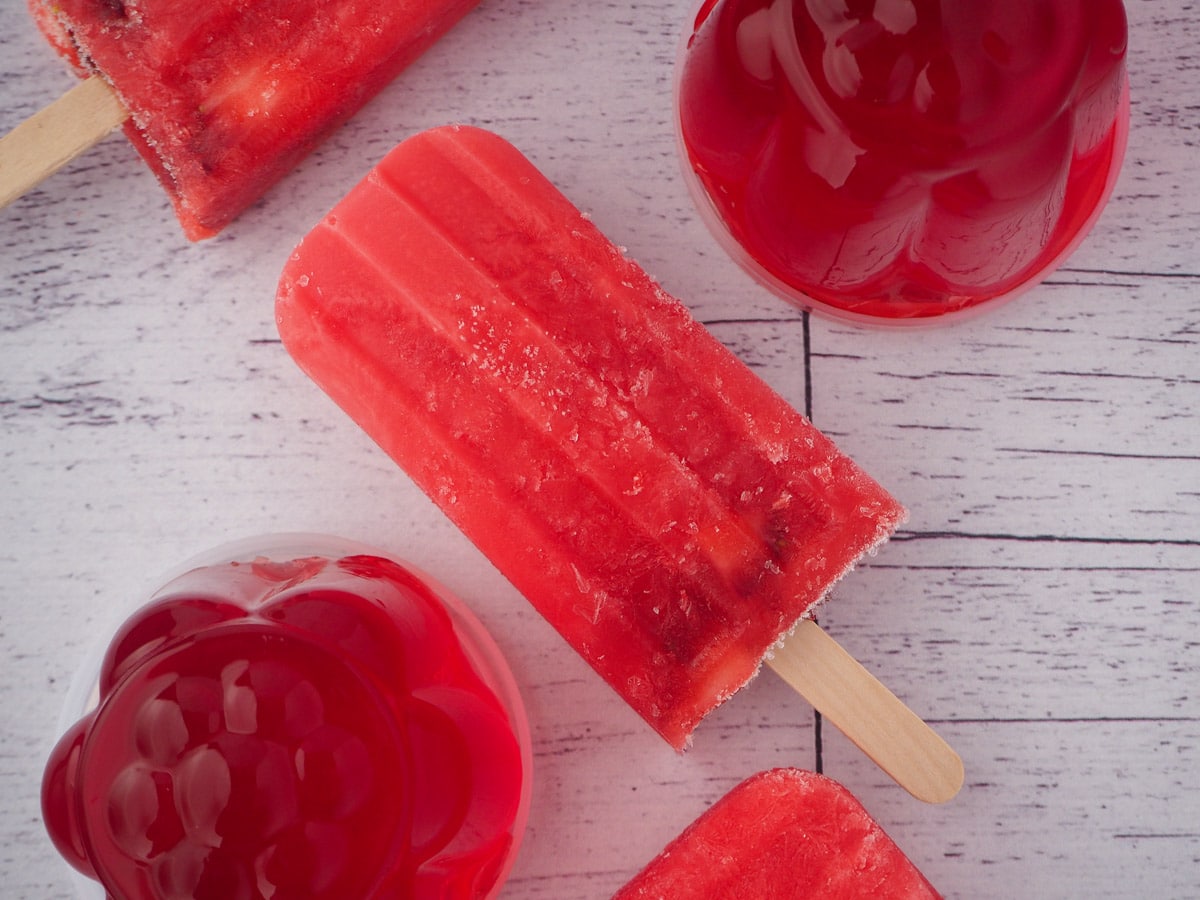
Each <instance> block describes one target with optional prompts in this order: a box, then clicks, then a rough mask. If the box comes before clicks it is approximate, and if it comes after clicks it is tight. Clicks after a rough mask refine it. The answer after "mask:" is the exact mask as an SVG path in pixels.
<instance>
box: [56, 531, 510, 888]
mask: <svg viewBox="0 0 1200 900" xmlns="http://www.w3.org/2000/svg"><path fill="white" fill-rule="evenodd" d="M145 596H148V598H149V599H148V600H147V599H145ZM145 596H144V597H143V598H142V599H143V600H144V602H143V603H142V605H140V606H138V607H137V609H136V610H131V613H130V615H129V616H128V617H127V618H126V619H125V620H124V622H123V623H122V624H121V625H120V626H119V627H118V628H117V630H116V633H115V635H113V636H112V638H111V640H109V641H106V642H105V644H104V645H97V648H96V649H95V651H94V652H93V653H92V654H91V655H90V656H89V657H88V658H87V659H86V660H85V662H84V665H83V666H82V667H81V669H80V670H79V672H78V674H77V676H76V678H75V680H74V682H73V684H72V686H71V689H70V691H69V694H68V698H67V703H66V706H65V708H64V710H63V715H62V718H61V721H60V733H61V734H62V735H63V736H62V737H61V739H60V740H59V742H58V745H57V746H56V747H55V750H54V751H53V752H52V754H51V757H50V760H49V763H48V765H47V769H46V775H45V779H44V782H43V814H44V817H45V820H46V825H47V829H48V830H49V832H50V835H51V838H52V839H53V841H54V843H55V845H56V846H57V847H58V849H59V850H60V852H61V853H62V854H63V855H64V857H66V858H67V861H68V862H70V863H71V865H72V866H74V867H75V868H76V869H77V870H79V873H82V874H78V873H77V878H76V882H75V884H76V889H77V893H78V895H79V896H80V897H81V898H98V900H102V898H104V897H105V896H108V895H112V896H122V897H127V898H129V900H135V898H136V900H140V898H142V897H157V896H194V895H196V894H197V893H198V892H199V893H201V894H202V895H204V896H230V897H233V896H252V895H253V896H259V895H263V896H265V895H269V894H270V892H272V891H279V892H280V893H283V894H287V895H288V896H299V895H302V894H307V893H311V892H312V891H313V890H316V888H315V887H314V885H320V884H323V885H324V886H323V887H322V888H321V891H320V896H354V895H363V896H366V895H367V894H372V895H373V893H372V892H374V891H379V892H381V894H387V895H389V896H391V895H393V894H395V895H396V896H401V895H403V894H405V893H406V892H408V891H411V890H412V889H413V887H412V884H410V883H409V882H410V881H411V880H412V879H417V880H418V881H419V882H420V883H421V884H423V885H425V886H426V887H429V886H431V885H442V884H443V883H444V884H445V885H451V886H452V887H448V888H446V889H447V890H466V888H464V887H463V886H464V885H470V886H471V890H473V891H474V893H469V894H466V895H465V896H471V897H475V898H477V900H491V898H494V897H495V896H496V895H497V894H498V893H499V892H500V889H501V887H502V885H503V884H504V882H505V879H506V878H507V875H508V873H509V871H510V869H511V867H512V865H513V863H514V861H515V858H516V854H517V852H518V849H519V847H520V844H521V838H522V836H523V833H524V830H525V825H526V822H527V819H528V815H529V805H530V799H531V786H532V779H531V772H532V742H531V737H530V730H529V724H528V720H527V718H526V714H525V709H524V705H523V703H522V700H521V695H520V692H519V690H518V688H517V685H516V682H515V680H514V678H513V675H512V673H511V671H510V670H509V667H508V664H507V662H506V661H505V659H504V656H503V655H502V653H501V651H500V649H499V648H498V647H497V645H496V644H495V642H494V641H493V639H492V638H491V636H490V635H489V634H488V632H487V631H486V629H485V628H484V626H483V625H482V623H480V621H479V620H478V619H477V618H476V617H475V615H474V614H473V613H472V612H471V611H470V610H469V609H468V608H467V607H466V605H465V604H464V603H463V602H462V601H461V600H459V599H458V598H457V597H455V596H454V595H453V594H451V593H450V592H449V591H447V590H445V589H444V588H442V587H441V586H439V585H438V584H437V583H436V582H434V581H433V580H432V579H430V578H429V577H428V576H427V575H425V574H424V573H422V572H420V571H419V570H417V569H414V568H413V567H411V566H410V565H409V564H407V563H404V562H401V561H399V560H396V559H394V558H392V557H390V556H388V555H387V554H385V553H383V552H381V551H378V550H375V549H373V548H371V547H367V546H364V545H361V544H358V543H356V542H352V541H348V540H345V539H341V538H334V537H329V536H325V535H312V534H280V535H268V536H263V537H257V538H252V539H248V540H245V541H239V542H236V543H232V544H229V545H226V546H223V547H220V548H217V549H215V550H213V551H210V552H208V553H205V554H202V555H201V556H198V557H196V558H194V559H192V560H189V561H188V562H187V563H185V564H184V565H182V566H180V567H179V568H177V569H176V570H175V571H174V572H173V573H172V574H170V575H167V576H164V577H163V578H162V579H160V580H158V581H157V582H155V584H154V585H153V587H152V588H151V589H150V590H149V591H147V594H146V595H145ZM85 876H88V877H85ZM101 882H103V884H101ZM106 891H107V893H106ZM255 891H258V893H255Z"/></svg>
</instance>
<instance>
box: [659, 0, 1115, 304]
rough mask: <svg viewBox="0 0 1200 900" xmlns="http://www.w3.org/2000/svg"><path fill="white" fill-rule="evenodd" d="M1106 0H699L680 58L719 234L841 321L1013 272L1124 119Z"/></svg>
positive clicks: (1015, 282) (1091, 175)
mask: <svg viewBox="0 0 1200 900" xmlns="http://www.w3.org/2000/svg"><path fill="white" fill-rule="evenodd" d="M1126 29H1127V26H1126V19H1125V12H1124V8H1123V6H1122V4H1121V2H1120V0H1016V2H1013V0H877V2H875V3H873V4H853V3H850V2H848V0H840V2H838V0H834V2H824V3H796V2H793V0H706V2H705V3H703V5H702V6H701V7H700V10H699V12H698V13H697V15H696V18H695V21H694V24H693V25H692V27H690V28H688V29H687V33H686V34H685V37H684V41H683V44H682V46H681V49H680V54H679V60H678V65H677V70H676V72H677V74H676V91H675V96H676V104H677V117H676V121H677V124H678V134H679V142H680V149H681V155H682V158H683V161H684V172H685V178H686V180H687V182H688V185H689V188H690V190H691V192H692V194H693V196H694V198H695V200H696V202H697V205H698V208H699V209H700V211H701V215H702V217H703V218H704V220H705V222H706V223H707V224H708V226H709V228H710V229H711V230H712V232H713V234H714V235H715V236H716V238H717V240H718V241H719V242H720V244H721V245H722V246H723V247H724V249H725V250H726V251H727V252H728V253H729V254H730V255H731V256H732V257H733V258H734V259H735V260H737V261H738V262H739V263H740V264H741V265H742V266H743V267H744V268H745V269H746V270H747V271H749V272H750V273H751V274H752V275H753V276H754V277H756V278H757V279H758V280H759V281H760V282H762V283H763V284H764V285H766V286H767V287H768V288H770V289H771V290H773V291H775V292H776V293H777V294H779V295H780V296H782V297H783V298H785V299H787V300H788V301H790V302H792V303H794V304H796V305H798V306H800V307H802V308H804V309H810V310H813V311H815V312H819V313H823V314H827V315H829V316H832V317H835V318H838V319H843V320H850V321H854V322H859V323H874V324H889V325H914V324H922V323H930V322H936V321H946V320H948V319H953V318H959V317H962V316H964V315H966V314H969V313H972V312H976V311H979V310H980V309H984V308H990V307H993V306H995V305H996V304H997V303H998V302H1000V301H1004V300H1008V299H1011V298H1012V297H1014V296H1017V295H1018V294H1020V293H1022V292H1023V291H1025V290H1028V289H1029V288H1030V287H1032V286H1033V285H1035V284H1037V283H1038V282H1039V281H1040V280H1042V279H1043V278H1045V277H1046V276H1047V275H1048V274H1049V273H1050V272H1052V271H1053V270H1054V269H1055V268H1056V267H1057V266H1058V265H1060V264H1061V263H1062V261H1063V260H1064V259H1065V258H1066V257H1067V256H1068V255H1069V254H1070V253H1071V252H1072V251H1073V250H1075V248H1076V247H1077V246H1078V244H1079V243H1080V241H1082V239H1083V237H1084V236H1085V235H1086V234H1087V232H1088V230H1089V229H1090V228H1091V227H1092V226H1093V225H1094V224H1095V222H1096V220H1097V218H1098V217H1099V215H1100V212H1101V210H1102V209H1103V207H1104V204H1105V203H1106V201H1107V200H1108V198H1109V195H1110V194H1111V192H1112V190H1113V187H1114V185H1115V183H1116V178H1117V174H1118V171H1119V169H1120V165H1121V161H1122V158H1123V155H1124V150H1125V144H1126V139H1127V135H1128V130H1129V87H1128V78H1127V74H1126V69H1125V48H1126Z"/></svg>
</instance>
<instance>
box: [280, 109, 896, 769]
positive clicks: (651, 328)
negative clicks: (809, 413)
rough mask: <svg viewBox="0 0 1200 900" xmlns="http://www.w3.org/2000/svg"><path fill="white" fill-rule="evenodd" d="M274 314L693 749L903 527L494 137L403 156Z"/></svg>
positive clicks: (295, 274) (317, 365)
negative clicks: (779, 647)
mask: <svg viewBox="0 0 1200 900" xmlns="http://www.w3.org/2000/svg"><path fill="white" fill-rule="evenodd" d="M277 318H278V325H279V329H280V333H281V335H282V337H283V340H284V343H285V345H286V346H287V348H288V350H289V351H290V352H291V353H292V355H293V356H294V357H295V359H296V360H297V362H298V363H299V364H300V366H301V368H303V369H304V370H305V371H306V372H307V373H308V374H309V375H310V376H311V377H312V378H313V379H314V380H315V381H316V382H317V383H318V384H319V385H320V386H321V387H322V388H324V390H325V391H326V392H327V393H329V394H330V396H331V397H332V398H333V399H334V400H335V401H336V402H337V403H338V404H339V405H340V406H341V407H342V408H343V409H345V410H346V411H347V412H348V413H349V414H350V416H351V417H352V418H353V419H354V420H355V421H357V422H358V423H359V424H360V425H361V426H362V427H363V428H364V429H365V430H366V431H367V433H368V434H370V435H371V436H372V437H373V438H374V439H375V440H376V441H377V442H378V443H379V444H380V445H381V446H382V447H383V448H384V449H385V450H386V451H387V452H388V453H389V454H390V455H391V456H392V457H393V458H394V459H395V460H396V461H397V462H398V463H399V464H400V465H401V466H402V467H403V468H404V469H405V470H406V471H407V472H408V473H409V474H410V475H411V477H412V478H413V479H414V480H415V481H416V482H417V484H419V485H420V486H421V487H422V488H423V489H424V490H425V491H426V492H427V493H428V494H429V495H430V496H431V497H432V498H433V500H434V501H435V502H436V503H437V504H438V505H439V506H440V507H441V508H442V509H443V510H444V511H445V513H446V514H447V515H448V516H449V517H450V518H451V519H452V520H453V521H454V522H455V523H456V524H457V525H458V526H459V527H460V528H461V529H462V530H463V531H464V532H465V533H466V534H467V536H468V537H470V538H471V540H472V541H474V542H475V544H476V545H477V546H478V547H479V548H480V549H481V550H483V552H484V553H485V554H487V555H488V556H489V557H490V558H491V559H492V561H493V562H494V563H495V564H496V565H497V567H498V568H499V569H500V570H501V571H502V572H503V573H504V574H505V575H506V576H507V577H508V578H509V579H510V580H511V581H512V582H513V584H514V585H515V586H516V587H517V588H518V589H519V590H520V591H521V592H522V593H523V594H524V595H525V596H526V597H527V598H528V599H529V600H530V601H531V602H532V603H533V605H534V606H535V607H536V608H537V609H538V611H539V612H541V614H542V615H543V616H545V617H546V618H547V619H548V620H549V621H550V623H551V624H553V625H554V626H555V627H556V628H557V629H558V630H559V631H560V632H561V633H562V635H563V636H564V637H565V638H566V639H567V640H568V641H569V642H570V644H571V645H572V646H573V647H574V648H575V649H576V650H577V651H578V652H579V653H580V654H582V655H583V657H584V658H585V659H587V661H588V662H589V663H591V665H592V666H593V667H594V668H595V669H596V670H597V671H598V672H599V673H600V674H601V675H602V676H603V677H604V678H605V680H606V681H608V683H609V684H610V685H611V686H612V687H613V688H614V689H615V690H616V691H617V692H618V693H619V694H620V695H621V696H622V697H624V698H625V699H626V700H627V701H628V702H629V703H630V705H632V706H633V708H634V709H635V710H636V711H637V712H638V713H639V714H641V715H642V716H643V717H644V718H645V719H646V721H647V722H649V723H650V724H651V725H652V726H653V727H654V728H655V729H656V730H657V731H658V732H659V733H660V734H661V735H662V736H663V737H664V738H666V739H667V740H668V741H669V742H670V743H671V744H672V745H674V746H675V747H678V748H682V747H684V746H686V745H687V743H688V742H689V740H690V736H691V732H692V730H693V729H694V727H695V726H696V724H697V723H698V722H699V721H700V720H701V719H702V718H703V716H704V715H706V714H707V713H708V712H709V711H710V710H712V709H713V708H714V707H715V706H717V705H718V704H719V703H721V702H722V701H723V700H725V699H726V698H727V697H729V696H730V695H731V694H733V693H734V692H735V691H736V690H738V689H739V688H740V687H741V686H742V685H744V684H745V683H746V682H747V681H748V680H749V679H750V678H751V677H753V676H754V674H755V673H756V672H757V671H758V669H759V667H760V664H761V662H762V660H763V657H764V655H765V654H767V653H768V652H769V650H770V649H771V647H772V645H774V644H775V643H776V642H777V641H779V639H780V637H781V636H783V635H786V634H787V633H788V632H789V631H790V630H791V629H792V628H793V627H794V626H795V624H796V623H797V621H798V620H799V619H800V618H801V617H802V616H804V615H806V614H807V613H809V612H810V610H811V609H812V608H813V606H814V605H815V604H817V603H818V602H819V601H820V600H821V599H822V598H823V597H824V596H825V594H826V592H827V591H828V590H829V588H830V586H831V585H832V584H833V583H834V582H835V581H837V580H838V579H839V578H840V577H841V576H842V575H843V574H844V573H845V572H846V571H847V570H848V569H849V568H850V567H851V566H853V564H854V563H855V561H856V560H858V559H859V558H860V557H861V556H862V555H863V554H864V553H866V552H868V551H869V550H871V549H872V548H873V547H875V546H876V545H877V544H879V543H880V542H881V541H883V540H885V539H886V537H887V536H888V535H889V534H890V532H891V531H892V529H893V528H894V527H895V525H896V524H897V523H898V522H899V521H900V520H901V518H902V517H903V514H904V512H903V509H902V508H901V507H900V505H899V504H898V503H897V502H896V501H895V500H894V499H893V498H891V497H890V496H889V495H888V494H887V493H886V492H885V491H884V490H883V489H882V488H880V487H879V486H878V485H877V484H876V483H875V482H874V481H872V480H871V479H870V478H869V477H868V476H866V475H865V474H864V473H863V472H862V471H861V470H860V469H859V468H858V467H857V466H856V465H855V464H854V463H853V462H852V461H851V460H850V459H848V458H847V457H846V456H844V455H843V454H841V453H840V452H838V450H837V448H836V447H834V445H833V444H832V443H831V442H830V441H829V440H828V439H827V438H826V437H825V436H823V435H822V434H821V433H820V432H819V431H817V430H816V429H815V428H814V427H813V426H812V425H811V424H810V423H809V422H808V421H807V420H806V419H804V418H803V417H802V416H801V415H800V414H798V413H797V412H796V411H795V410H793V409H792V408H791V407H790V406H789V405H788V404H787V403H786V402H785V401H784V400H783V399H781V398H780V397H779V396H778V395H777V394H775V393H774V392H773V391H772V390H771V389H770V388H769V387H768V386H767V385H766V384H765V383H764V382H763V381H762V380H761V379H759V378H758V377H757V376H756V375H754V374H753V373H752V372H751V371H750V370H749V369H748V368H747V367H746V366H745V365H744V364H743V363H741V362H740V361H739V360H738V359H737V358H736V357H735V356H734V355H733V354H732V353H730V352H729V351H728V350H727V349H726V348H725V347H723V346H722V345H721V344H720V343H719V342H718V341H717V340H716V339H714V338H713V337H712V336H711V335H710V334H709V333H708V332H707V331H706V330H705V329H704V328H703V327H702V326H701V325H700V324H699V323H697V322H696V321H695V320H693V319H692V318H691V316H690V315H689V314H688V312H687V310H686V309H685V308H684V306H683V305H682V304H681V303H679V302H678V301H677V300H675V299H673V298H671V297H669V296H667V295H666V294H665V293H664V292H663V291H662V290H661V289H660V288H659V287H658V286H657V285H656V284H655V283H654V282H653V281H651V280H650V278H649V277H648V276H647V275H646V274H645V273H644V272H643V271H642V270H641V269H640V268H638V267H637V266H636V265H635V264H633V263H632V262H630V261H628V260H627V259H625V258H624V257H623V256H622V254H621V253H620V251H619V250H618V249H617V248H616V247H615V246H614V245H613V244H611V243H610V242H609V241H608V240H607V239H606V238H605V237H604V236H603V235H602V234H601V233H600V232H599V231H598V230H597V229H596V228H595V227H594V226H593V225H592V224H591V223H590V222H589V221H588V220H587V218H586V217H585V216H584V215H583V214H581V213H580V211H579V210H578V209H576V208H575V207H574V206H572V205H571V203H570V202H569V201H568V200H567V199H566V198H565V197H563V195H562V194H560V193H559V192H558V191H557V190H556V189H555V188H554V187H553V185H551V184H550V182H548V181H547V180H546V179H545V178H544V177H543V176H542V175H541V174H540V173H539V172H538V171H537V169H535V168H534V166H533V165H532V164H531V163H530V162H529V161H528V160H527V159H525V157H523V156H522V155H521V154H520V153H519V152H518V151H517V150H516V149H515V148H514V147H512V146H511V145H510V144H508V143H507V142H505V141H504V140H502V139H501V138H499V137H497V136H496V135H494V134H491V133H489V132H486V131H482V130H479V129H475V128H468V127H455V126H449V127H445V128H441V129H435V130H432V131H429V132H425V133H422V134H420V135H417V136H415V137H412V138H410V139H409V140H407V141H405V142H404V143H402V144H401V145H400V146H399V147H397V148H396V149H395V150H393V151H392V153H390V154H389V155H388V156H387V157H386V158H385V159H384V160H383V161H382V162H381V163H380V164H379V165H378V166H377V167H376V169H375V170H374V171H372V172H371V173H370V175H369V176H368V177H367V178H366V179H365V180H364V181H363V182H362V183H361V184H359V186H358V187H356V188H355V189H354V190H353V191H352V192H351V193H350V194H349V195H348V196H347V197H346V199H345V200H343V202H342V203H341V204H339V205H338V206H337V207H336V208H335V209H334V210H333V211H332V212H331V213H330V214H329V216H328V217H327V218H326V219H325V220H324V221H323V222H321V223H320V224H319V225H318V226H317V227H316V228H315V229H313V231H312V232H311V233H310V234H309V235H308V236H307V237H306V238H305V239H304V240H303V241H302V242H301V244H300V245H299V247H298V248H297V250H296V251H295V253H294V254H293V256H292V258H291V260H290V261H289V262H288V263H287V266H286V269H285V271H284V273H283V277H282V280H281V284H280V288H279V294H278V299H277Z"/></svg>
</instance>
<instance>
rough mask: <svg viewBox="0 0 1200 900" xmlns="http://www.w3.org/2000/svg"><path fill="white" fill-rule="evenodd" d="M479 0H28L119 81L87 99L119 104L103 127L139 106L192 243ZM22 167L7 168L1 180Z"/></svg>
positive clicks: (48, 28)
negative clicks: (391, 0) (380, 0)
mask: <svg viewBox="0 0 1200 900" xmlns="http://www.w3.org/2000/svg"><path fill="white" fill-rule="evenodd" d="M477 3H478V0H406V2H403V3H372V2H368V0H262V2H254V3H246V2H244V0H206V2H203V3H179V2H177V0H29V6H30V10H31V12H32V14H33V17H34V19H35V20H36V22H37V24H38V26H39V27H40V28H41V29H42V31H43V32H44V33H45V35H46V37H47V39H48V40H49V41H50V43H51V44H53V46H54V47H55V49H57V50H58V52H59V53H60V54H62V55H63V56H64V57H66V58H67V59H68V60H70V62H71V63H72V65H73V66H74V67H75V69H76V71H77V73H78V74H79V75H80V76H81V77H85V78H90V79H99V80H101V81H102V82H103V84H107V85H108V86H110V87H111V88H112V91H111V92H108V91H105V90H104V89H103V87H102V85H97V84H93V85H91V88H89V91H90V94H89V95H88V96H89V97H90V96H91V95H94V100H92V99H90V100H88V101H87V102H88V103H103V104H106V105H107V108H108V109H109V110H110V112H109V113H108V117H107V118H103V117H102V118H101V119H100V120H99V122H98V124H97V127H99V128H105V127H106V128H107V130H111V128H112V127H113V121H112V120H113V117H114V116H115V117H116V120H117V121H118V122H119V121H120V118H121V117H122V116H121V114H122V113H127V114H128V121H127V122H126V123H125V133H126V134H127V135H128V137H129V139H130V141H132V142H133V144H134V146H135V147H136V148H137V150H138V152H139V153H141V155H142V156H143V157H144V158H145V159H146V162H147V163H148V164H149V165H150V168H151V169H153V170H154V173H155V174H156V175H157V176H158V178H159V180H160V181H161V182H162V184H163V186H164V187H165V188H166V191H167V193H168V195H169V196H170V198H171V201H172V203H173V204H174V205H175V210H176V213H177V215H178V216H179V220H180V222H181V223H182V225H183V229H184V232H185V234H186V235H187V236H188V237H189V238H191V239H193V240H198V239H200V238H205V237H210V236H212V235H213V234H215V233H217V232H218V231H220V230H221V229H222V228H223V227H225V226H226V225H227V224H229V222H230V221H232V220H233V218H234V217H236V216H237V215H238V214H239V213H240V212H241V211H242V210H243V209H245V208H246V207H247V206H249V205H250V204H251V203H253V202H254V201H255V200H256V199H258V197H259V196H261V195H262V194H263V192H265V191H266V190H267V189H268V188H269V187H270V186H271V185H272V184H274V183H275V182H276V181H278V180H279V179H280V178H281V177H282V176H283V175H285V174H286V173H287V172H288V171H290V170H291V169H292V168H293V167H294V166H295V165H296V164H297V163H298V162H299V161H300V159H301V158H303V157H304V156H305V155H306V154H307V153H308V152H309V151H310V150H312V149H313V148H314V147H315V146H316V145H317V144H318V143H319V142H320V141H321V140H322V138H324V137H325V136H326V135H327V134H328V133H329V132H330V131H332V130H333V129H334V128H335V127H336V126H337V125H339V124H340V123H341V122H343V121H344V120H345V119H347V118H349V117H350V116H351V115H353V114H354V113H355V112H357V111H358V109H359V108H360V107H361V106H362V105H363V104H365V103H366V102H367V101H368V100H370V99H371V98H372V97H373V96H374V95H375V94H376V93H377V92H378V91H379V90H380V89H382V88H383V87H384V86H385V85H386V84H387V83H388V82H389V81H391V80H392V79H393V78H394V77H395V76H396V75H397V74H398V73H399V72H400V70H401V69H403V68H404V67H405V66H406V65H408V64H409V63H410V62H412V60H413V59H415V58H416V57H417V56H418V55H419V54H420V53H422V52H423V51H424V50H425V49H426V48H427V47H428V46H429V45H430V44H432V43H433V42H434V41H435V40H436V39H437V38H438V37H440V36H441V35H442V34H443V33H444V32H445V31H447V30H448V29H449V28H450V27H451V26H452V25H453V24H454V23H456V22H457V21H458V20H459V19H460V18H461V17H462V16H463V15H464V14H465V13H466V12H467V11H468V10H470V9H471V8H472V7H473V6H475V5H476V4H477ZM114 95H115V102H114ZM77 115H78V113H75V112H72V113H71V116H72V117H73V116H77ZM70 125H71V122H70V121H68V122H67V123H66V126H65V127H68V128H69V127H70ZM42 130H43V132H47V131H48V132H51V133H50V134H48V135H43V136H44V137H50V138H54V137H57V136H61V135H60V134H58V132H61V129H60V128H59V127H58V126H52V127H50V128H45V129H42ZM103 133H104V132H101V136H102V134H103ZM6 141H7V139H6ZM91 142H92V143H94V140H92V141H91ZM84 144H86V142H84ZM9 149H10V150H11V152H12V153H13V154H14V158H15V154H16V152H17V147H16V146H15V145H10V148H9ZM80 149H81V150H82V149H86V146H83V145H81V147H80ZM48 156H49V154H46V153H45V152H44V151H36V153H35V155H34V156H33V159H34V160H41V159H45V158H47V157H48ZM18 166H19V164H18V163H10V164H8V165H3V164H0V178H5V179H6V178H7V177H8V176H7V175H4V174H3V172H4V170H5V169H6V168H8V169H15V168H17V167H18ZM0 196H7V192H6V191H5V190H4V188H3V186H2V185H0ZM9 199H11V198H9Z"/></svg>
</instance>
